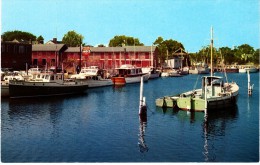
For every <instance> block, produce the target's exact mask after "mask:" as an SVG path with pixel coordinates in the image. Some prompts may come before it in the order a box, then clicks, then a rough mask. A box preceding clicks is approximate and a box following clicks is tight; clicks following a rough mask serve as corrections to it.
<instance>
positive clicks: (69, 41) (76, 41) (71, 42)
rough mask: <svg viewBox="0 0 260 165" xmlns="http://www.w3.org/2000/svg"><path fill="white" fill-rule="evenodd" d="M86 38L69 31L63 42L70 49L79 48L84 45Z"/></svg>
mask: <svg viewBox="0 0 260 165" xmlns="http://www.w3.org/2000/svg"><path fill="white" fill-rule="evenodd" d="M83 39H84V37H83V36H82V35H81V34H78V33H76V32H75V31H74V30H73V31H68V33H66V34H65V35H64V36H63V38H62V42H63V43H64V44H66V45H67V46H69V47H77V46H80V45H81V44H82V41H83Z"/></svg>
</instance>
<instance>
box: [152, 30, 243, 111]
mask: <svg viewBox="0 0 260 165" xmlns="http://www.w3.org/2000/svg"><path fill="white" fill-rule="evenodd" d="M212 49H213V28H211V68H213V67H212V61H213V60H212ZM238 92H239V86H238V85H237V84H236V83H235V82H231V83H228V82H226V83H224V81H223V78H222V77H219V76H213V70H212V69H211V75H210V76H203V77H202V87H201V89H195V90H191V91H188V92H184V93H181V94H180V95H176V96H172V97H163V98H159V99H157V100H156V106H161V107H171V106H172V107H175V106H176V105H177V107H178V108H179V109H182V110H188V111H202V112H207V110H214V109H215V110H216V109H221V108H226V107H229V106H233V105H236V101H237V96H238ZM168 104H169V105H168Z"/></svg>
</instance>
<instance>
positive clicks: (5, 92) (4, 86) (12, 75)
mask: <svg viewBox="0 0 260 165" xmlns="http://www.w3.org/2000/svg"><path fill="white" fill-rule="evenodd" d="M4 74H6V75H4ZM12 80H17V81H21V80H24V78H23V76H21V75H20V74H18V73H16V72H9V73H3V75H2V76H1V96H2V97H8V96H9V82H10V81H12Z"/></svg>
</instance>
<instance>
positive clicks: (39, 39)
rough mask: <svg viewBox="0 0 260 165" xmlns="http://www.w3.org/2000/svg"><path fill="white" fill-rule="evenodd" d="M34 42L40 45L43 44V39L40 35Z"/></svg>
mask: <svg viewBox="0 0 260 165" xmlns="http://www.w3.org/2000/svg"><path fill="white" fill-rule="evenodd" d="M36 40H37V41H38V43H41V44H43V43H44V38H43V37H42V36H41V35H40V36H39V37H37V39H36Z"/></svg>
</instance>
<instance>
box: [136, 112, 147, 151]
mask: <svg viewBox="0 0 260 165" xmlns="http://www.w3.org/2000/svg"><path fill="white" fill-rule="evenodd" d="M139 123H140V125H139V134H138V136H139V139H138V146H139V150H140V152H141V153H144V152H148V147H147V145H146V144H145V139H144V136H145V129H146V127H147V118H146V117H145V118H143V117H142V116H139Z"/></svg>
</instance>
